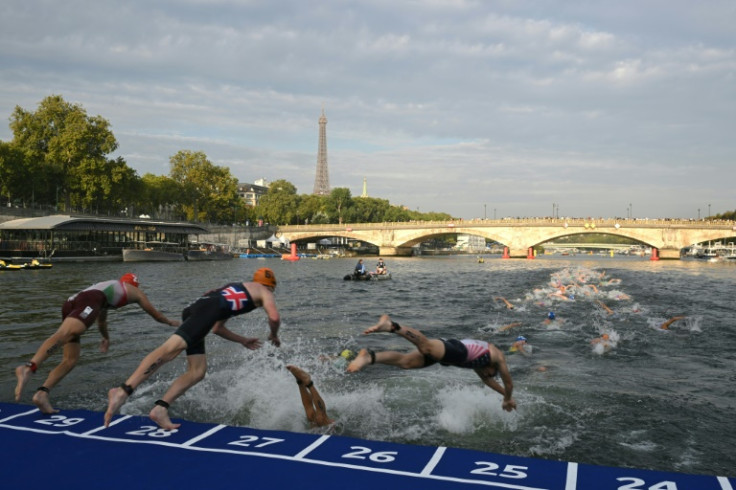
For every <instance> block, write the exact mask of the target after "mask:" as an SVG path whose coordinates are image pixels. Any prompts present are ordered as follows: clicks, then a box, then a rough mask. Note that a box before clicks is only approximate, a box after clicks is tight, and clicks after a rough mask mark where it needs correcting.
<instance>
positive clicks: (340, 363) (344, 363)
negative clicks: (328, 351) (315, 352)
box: [319, 349, 357, 371]
mask: <svg viewBox="0 0 736 490" xmlns="http://www.w3.org/2000/svg"><path fill="white" fill-rule="evenodd" d="M356 355H357V354H356V353H355V352H353V351H352V350H350V349H343V350H342V352H340V353H339V354H338V355H336V356H330V355H325V354H322V355H321V356H319V360H320V361H323V362H324V361H332V364H333V366H334V367H335V368H336V369H337V370H338V371H345V368H347V367H348V363H349V362H350V361H352V360H353V359H355V356H356Z"/></svg>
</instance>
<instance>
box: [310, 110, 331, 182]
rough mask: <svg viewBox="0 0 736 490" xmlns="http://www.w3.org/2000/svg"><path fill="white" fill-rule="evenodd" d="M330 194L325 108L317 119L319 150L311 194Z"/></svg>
mask: <svg viewBox="0 0 736 490" xmlns="http://www.w3.org/2000/svg"><path fill="white" fill-rule="evenodd" d="M329 193H330V175H329V174H328V173H327V117H326V116H325V108H324V107H323V108H322V115H321V116H320V118H319V149H318V151H317V174H316V175H315V176H314V192H313V194H317V195H321V196H326V195H328V194H329Z"/></svg>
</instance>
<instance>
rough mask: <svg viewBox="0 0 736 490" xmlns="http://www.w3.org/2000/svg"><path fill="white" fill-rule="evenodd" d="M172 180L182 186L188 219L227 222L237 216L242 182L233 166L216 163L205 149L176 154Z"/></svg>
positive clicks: (183, 205)
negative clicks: (231, 170)
mask: <svg viewBox="0 0 736 490" xmlns="http://www.w3.org/2000/svg"><path fill="white" fill-rule="evenodd" d="M170 162H171V173H170V176H171V179H172V180H174V181H175V182H177V183H178V184H179V186H180V188H181V198H180V203H181V205H182V209H183V211H184V213H185V214H186V217H187V219H189V220H193V221H200V220H209V221H212V222H219V223H224V222H228V221H232V220H233V219H234V218H235V216H236V215H237V211H238V208H239V201H240V198H239V197H238V181H237V179H235V177H233V176H232V175H230V169H228V168H226V167H219V166H217V165H213V164H212V162H210V161H209V160H208V159H207V156H206V155H205V154H204V153H202V152H192V151H189V150H181V151H179V152H178V153H177V154H176V155H174V156H172V157H171V159H170Z"/></svg>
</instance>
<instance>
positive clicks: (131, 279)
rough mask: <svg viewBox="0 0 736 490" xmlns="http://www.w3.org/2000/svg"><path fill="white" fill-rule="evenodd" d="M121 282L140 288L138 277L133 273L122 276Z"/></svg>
mask: <svg viewBox="0 0 736 490" xmlns="http://www.w3.org/2000/svg"><path fill="white" fill-rule="evenodd" d="M120 282H127V283H128V284H131V285H133V286H135V287H138V276H136V275H135V274H133V273H132V272H128V273H127V274H123V275H122V277H121V278H120Z"/></svg>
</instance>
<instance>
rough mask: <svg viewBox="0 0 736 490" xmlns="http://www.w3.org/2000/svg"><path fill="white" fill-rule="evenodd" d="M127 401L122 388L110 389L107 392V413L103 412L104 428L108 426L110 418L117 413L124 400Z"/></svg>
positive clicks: (126, 395)
mask: <svg viewBox="0 0 736 490" xmlns="http://www.w3.org/2000/svg"><path fill="white" fill-rule="evenodd" d="M127 399H128V394H127V393H125V391H123V389H122V388H112V389H111V390H110V391H108V392H107V412H105V427H109V426H110V422H111V421H112V417H113V416H114V415H115V414H116V413H118V410H120V407H122V406H123V403H125V400H127Z"/></svg>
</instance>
